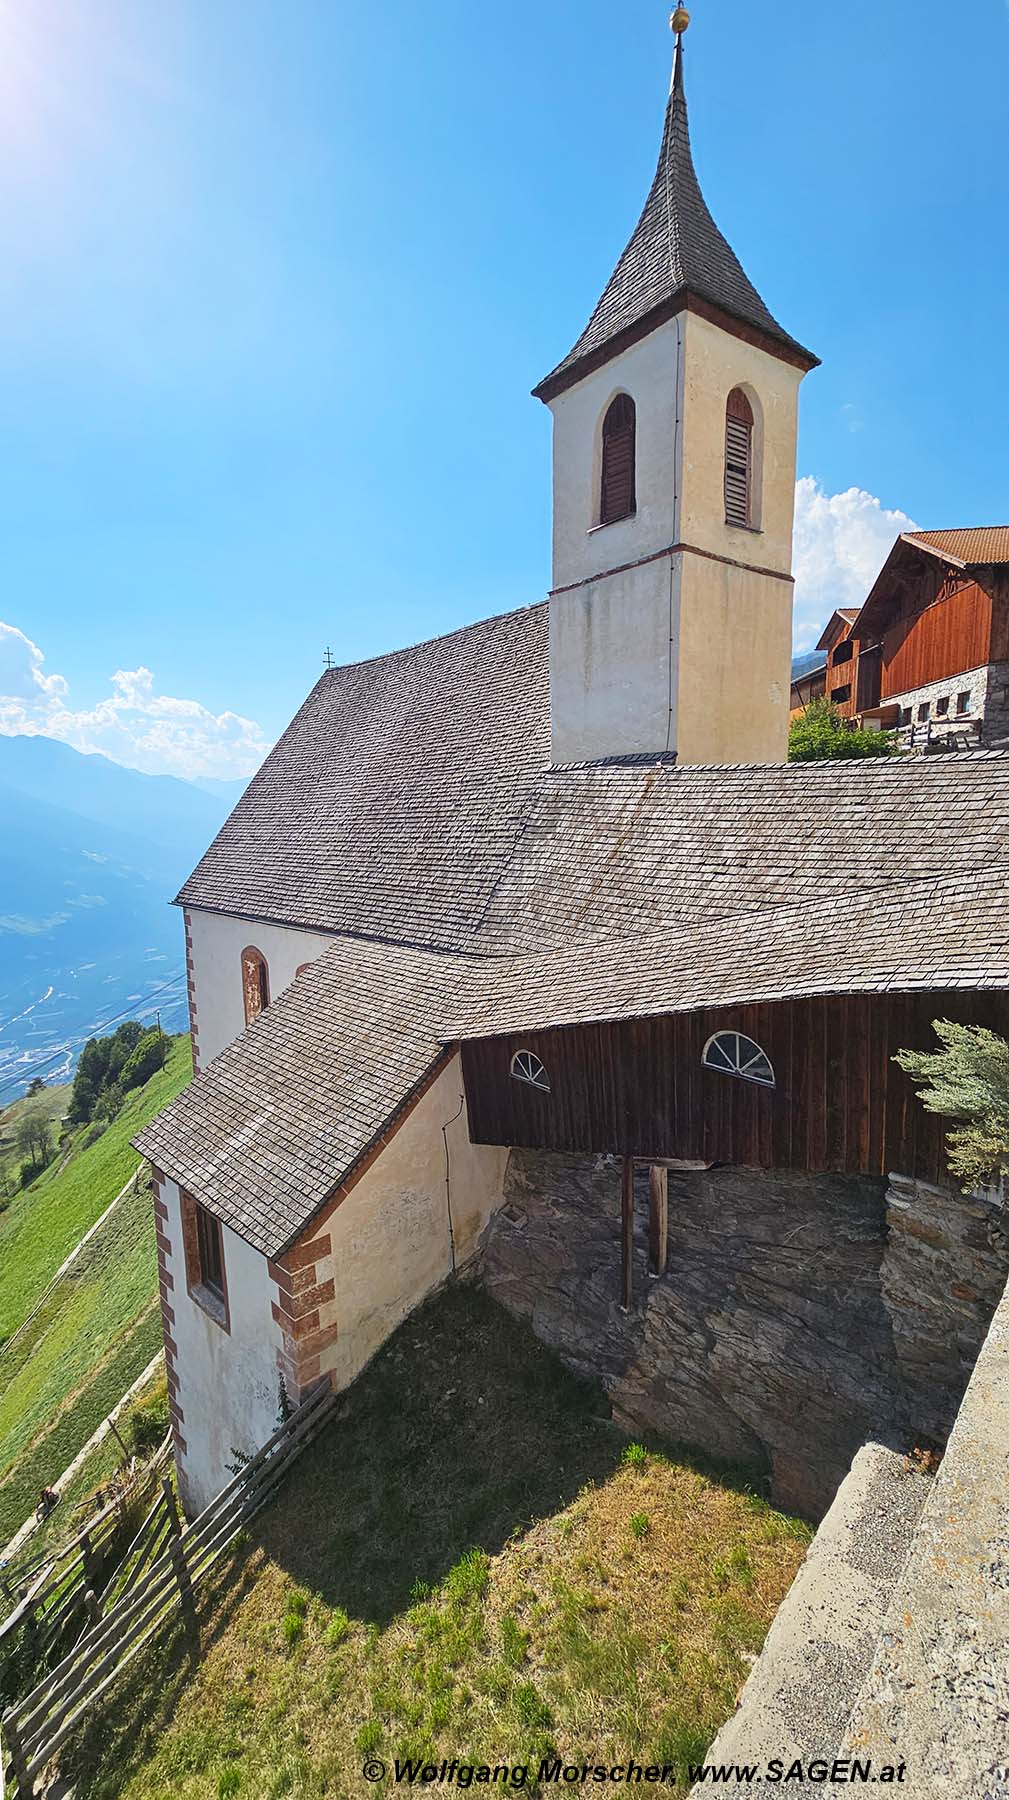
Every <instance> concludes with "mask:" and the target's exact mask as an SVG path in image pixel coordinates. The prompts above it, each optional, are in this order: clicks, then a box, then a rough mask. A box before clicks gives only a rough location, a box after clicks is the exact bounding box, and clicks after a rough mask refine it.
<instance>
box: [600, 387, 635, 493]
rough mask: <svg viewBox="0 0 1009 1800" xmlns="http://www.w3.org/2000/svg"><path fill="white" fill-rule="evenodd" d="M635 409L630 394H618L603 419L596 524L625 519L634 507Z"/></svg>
mask: <svg viewBox="0 0 1009 1800" xmlns="http://www.w3.org/2000/svg"><path fill="white" fill-rule="evenodd" d="M636 436H637V412H636V410H635V406H634V401H633V400H632V399H631V396H630V394H618V395H617V397H616V399H615V400H614V401H613V402H612V404H611V405H610V408H609V411H608V412H607V414H606V417H605V419H604V420H603V474H602V496H601V500H600V505H599V523H600V525H614V524H615V523H616V521H617V520H618V519H629V518H630V517H631V515H632V513H634V512H635V511H636V510H637V504H638V503H637V494H636V489H635V479H634V460H635V439H636Z"/></svg>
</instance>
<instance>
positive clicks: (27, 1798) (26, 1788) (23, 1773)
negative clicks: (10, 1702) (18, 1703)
mask: <svg viewBox="0 0 1009 1800" xmlns="http://www.w3.org/2000/svg"><path fill="white" fill-rule="evenodd" d="M2 1729H3V1735H4V1737H5V1738H6V1739H7V1748H8V1749H9V1751H10V1753H11V1768H12V1770H13V1771H14V1779H15V1781H16V1782H17V1784H18V1800H35V1787H34V1784H33V1783H32V1782H30V1781H29V1779H28V1758H27V1757H26V1755H25V1752H24V1745H23V1744H22V1742H21V1734H20V1732H19V1731H18V1730H17V1727H16V1726H15V1724H14V1720H13V1717H12V1716H11V1714H10V1713H7V1714H6V1715H5V1716H4V1719H3V1725H2ZM2 1758H3V1749H2V1748H0V1760H2Z"/></svg>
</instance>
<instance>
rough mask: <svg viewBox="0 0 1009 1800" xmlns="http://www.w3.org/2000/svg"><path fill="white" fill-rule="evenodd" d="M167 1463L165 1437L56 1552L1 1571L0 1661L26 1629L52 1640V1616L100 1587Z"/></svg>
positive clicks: (168, 1439) (168, 1452)
mask: <svg viewBox="0 0 1009 1800" xmlns="http://www.w3.org/2000/svg"><path fill="white" fill-rule="evenodd" d="M170 1463H171V1437H170V1436H169V1437H166V1438H165V1441H164V1443H163V1444H162V1445H161V1446H160V1448H159V1449H158V1450H157V1452H156V1453H155V1455H154V1456H153V1457H152V1458H151V1460H150V1461H149V1462H146V1463H135V1464H133V1465H131V1467H130V1470H129V1472H128V1474H127V1477H126V1480H125V1481H124V1482H122V1483H121V1484H120V1485H118V1486H117V1487H116V1489H115V1491H114V1493H113V1494H112V1497H111V1499H109V1500H108V1501H107V1502H106V1504H105V1505H104V1506H103V1507H102V1508H101V1510H100V1512H98V1513H96V1514H95V1516H94V1517H93V1518H91V1519H89V1520H88V1522H87V1524H86V1525H84V1526H83V1528H82V1529H81V1530H80V1531H79V1532H78V1533H77V1535H76V1537H73V1538H71V1539H70V1541H69V1543H66V1544H63V1545H61V1546H60V1547H59V1548H58V1549H53V1548H51V1547H50V1548H49V1549H46V1550H42V1551H36V1552H35V1554H34V1555H32V1556H29V1557H26V1558H25V1559H24V1560H23V1561H22V1562H19V1563H17V1564H15V1565H12V1566H9V1567H6V1568H3V1569H0V1592H2V1593H3V1594H4V1595H5V1596H6V1599H7V1604H8V1605H9V1606H10V1607H11V1608H12V1610H11V1612H10V1613H9V1614H8V1616H7V1617H6V1618H5V1619H3V1620H0V1656H2V1655H3V1652H4V1646H5V1644H6V1643H8V1642H9V1640H10V1639H11V1638H12V1637H13V1636H14V1635H15V1633H17V1632H18V1631H22V1630H24V1628H25V1627H26V1625H28V1624H30V1625H31V1628H32V1629H33V1630H35V1631H37V1632H38V1633H39V1634H40V1635H41V1637H42V1638H43V1639H48V1640H49V1641H53V1640H54V1634H53V1632H52V1630H51V1627H52V1625H53V1621H54V1618H55V1615H56V1614H57V1613H60V1614H66V1615H67V1616H69V1613H70V1612H72V1610H73V1604H74V1602H75V1600H76V1601H78V1602H79V1601H80V1600H81V1599H82V1598H83V1595H84V1594H85V1592H86V1591H87V1589H88V1588H91V1587H95V1586H100V1585H102V1584H103V1583H104V1582H105V1580H106V1579H107V1578H108V1577H109V1576H111V1574H112V1573H113V1571H114V1570H115V1569H116V1567H117V1566H118V1564H119V1562H120V1560H121V1538H122V1534H123V1528H124V1526H128V1524H129V1521H130V1519H131V1518H133V1517H135V1515H136V1512H137V1510H138V1509H139V1508H140V1507H142V1506H143V1504H144V1501H145V1500H146V1499H147V1498H148V1496H149V1495H150V1494H151V1493H152V1492H154V1491H157V1489H158V1487H159V1484H160V1480H161V1477H162V1475H163V1474H164V1472H165V1471H166V1470H167V1469H168V1467H169V1466H170Z"/></svg>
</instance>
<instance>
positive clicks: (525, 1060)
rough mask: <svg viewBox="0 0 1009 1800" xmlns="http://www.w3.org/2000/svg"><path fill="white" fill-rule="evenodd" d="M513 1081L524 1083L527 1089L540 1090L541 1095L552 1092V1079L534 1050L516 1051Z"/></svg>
mask: <svg viewBox="0 0 1009 1800" xmlns="http://www.w3.org/2000/svg"><path fill="white" fill-rule="evenodd" d="M512 1080H513V1081H524V1082H525V1084H526V1087H534V1088H538V1089H539V1091H540V1093H541V1094H549V1092H550V1077H549V1075H548V1074H547V1072H546V1069H545V1067H544V1065H543V1064H542V1063H541V1062H540V1059H539V1057H538V1056H537V1055H535V1053H534V1052H533V1051H532V1050H516V1052H515V1055H514V1056H513V1057H512Z"/></svg>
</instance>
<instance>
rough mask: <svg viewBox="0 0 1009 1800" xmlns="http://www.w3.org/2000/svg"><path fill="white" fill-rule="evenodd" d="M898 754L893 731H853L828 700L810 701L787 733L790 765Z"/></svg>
mask: <svg viewBox="0 0 1009 1800" xmlns="http://www.w3.org/2000/svg"><path fill="white" fill-rule="evenodd" d="M899 754H900V751H899V747H898V744H897V739H896V737H895V736H894V734H893V732H892V731H864V730H862V729H861V728H859V727H852V726H850V725H849V724H848V723H847V721H846V720H845V718H844V717H843V716H842V714H841V713H839V712H838V710H837V708H836V706H832V705H831V703H830V701H829V700H812V701H811V702H810V704H809V705H808V706H807V708H806V710H805V712H801V713H799V714H798V716H797V717H796V718H794V719H793V720H792V723H791V727H790V729H789V733H788V760H789V762H832V761H835V760H840V759H845V760H850V759H853V758H858V757H865V756H898V755H899Z"/></svg>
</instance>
